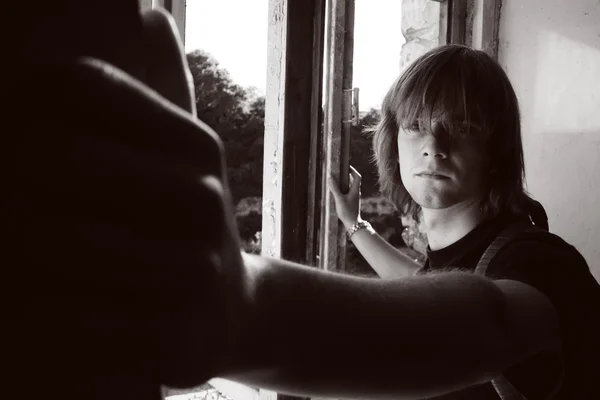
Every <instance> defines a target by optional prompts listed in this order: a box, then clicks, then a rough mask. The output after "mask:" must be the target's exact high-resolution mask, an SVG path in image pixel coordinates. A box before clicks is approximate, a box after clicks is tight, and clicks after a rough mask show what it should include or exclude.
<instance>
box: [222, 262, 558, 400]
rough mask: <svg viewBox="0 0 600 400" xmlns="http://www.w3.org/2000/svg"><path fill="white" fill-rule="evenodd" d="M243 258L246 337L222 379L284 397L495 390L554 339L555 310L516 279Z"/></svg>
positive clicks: (406, 395) (415, 395) (413, 395)
mask: <svg viewBox="0 0 600 400" xmlns="http://www.w3.org/2000/svg"><path fill="white" fill-rule="evenodd" d="M244 259H245V265H246V270H247V274H248V275H247V287H246V291H245V292H244V293H245V298H244V300H243V302H242V303H241V307H240V308H239V310H240V313H239V314H238V318H241V320H238V322H237V325H238V329H239V328H242V327H243V328H242V329H239V330H238V332H239V335H238V337H237V343H236V345H235V346H233V347H232V349H231V350H232V352H231V353H230V357H231V358H230V359H229V360H228V363H227V365H226V366H225V368H224V369H223V370H222V371H219V375H220V376H224V377H229V378H231V379H234V380H238V381H241V382H243V383H247V384H252V385H255V386H260V387H264V388H270V389H274V390H277V391H280V392H283V393H292V394H302V395H312V396H341V397H346V398H360V397H363V398H364V397H369V398H371V399H389V398H394V399H398V398H423V397H427V396H434V395H438V394H441V393H446V392H450V391H453V390H457V389H459V388H462V387H466V386H469V385H472V384H476V383H483V382H486V381H489V380H491V379H492V378H493V377H495V376H496V375H497V374H499V373H500V372H502V371H503V370H505V369H506V368H507V367H508V366H510V365H512V364H514V363H515V362H517V361H519V360H521V359H523V358H525V357H526V356H528V355H531V354H534V353H536V352H538V351H539V350H541V349H543V348H544V347H546V346H548V345H549V344H550V343H551V342H552V341H553V340H555V339H556V337H557V322H556V316H555V314H554V311H553V308H552V306H551V304H550V303H549V301H548V300H547V299H546V298H545V297H544V296H543V295H541V294H540V293H539V292H537V291H535V290H534V289H532V288H531V287H529V286H527V285H524V284H521V283H518V282H515V281H496V282H492V281H490V280H487V279H486V278H483V277H480V276H475V275H472V274H465V273H449V274H440V275H433V276H419V277H407V278H403V279H401V280H392V281H380V280H373V279H365V278H356V277H349V276H342V275H338V274H333V273H326V272H322V271H319V270H315V269H312V268H306V267H301V266H298V265H293V264H291V263H288V262H285V261H281V260H275V259H270V258H262V257H257V256H250V255H244ZM240 321H241V322H240Z"/></svg>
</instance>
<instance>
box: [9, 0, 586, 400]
mask: <svg viewBox="0 0 600 400" xmlns="http://www.w3.org/2000/svg"><path fill="white" fill-rule="evenodd" d="M38 3H39V4H38ZM135 3H136V2H135V1H122V2H120V4H119V7H115V8H104V7H101V6H98V4H96V3H93V2H92V3H89V2H85V3H84V2H80V1H75V0H60V1H55V2H52V4H48V2H42V1H39V2H37V1H34V2H27V3H26V5H25V4H24V5H21V3H13V4H11V5H12V6H13V7H15V6H19V7H22V10H21V11H22V13H21V14H17V15H16V16H15V15H13V17H14V18H16V20H17V21H21V22H22V23H23V24H24V25H25V26H28V28H31V30H24V32H27V33H30V34H26V35H18V36H17V37H16V38H15V40H16V41H18V43H20V44H21V45H22V46H23V48H22V50H24V51H23V52H22V53H19V54H21V55H22V57H21V58H19V59H18V60H17V62H16V68H13V71H12V72H13V75H12V76H10V79H7V80H8V82H7V86H8V87H7V93H8V94H9V95H10V96H12V102H11V104H10V112H9V113H7V121H8V122H7V124H8V125H11V126H13V127H14V131H13V132H11V135H8V137H7V141H6V143H5V145H6V146H7V148H8V150H10V151H7V154H8V155H10V156H12V158H11V157H9V158H8V162H9V163H10V166H9V168H8V169H6V171H9V172H10V176H9V177H8V179H7V180H5V181H4V182H5V187H6V189H7V190H5V191H4V193H6V196H7V200H8V201H7V202H8V205H7V206H6V207H5V208H3V211H4V217H5V218H4V219H3V221H4V223H3V229H4V230H5V232H6V233H7V235H5V237H8V239H9V240H10V242H9V246H7V250H6V252H5V254H4V255H5V258H6V259H7V260H11V262H10V263H7V268H6V273H5V277H4V278H5V280H4V281H5V282H9V284H8V285H7V287H6V290H4V291H3V292H2V294H3V296H4V297H5V298H4V299H3V302H2V304H3V307H4V308H5V312H4V313H3V315H4V316H5V320H6V324H5V325H4V326H6V328H5V334H6V336H7V338H6V339H5V341H4V343H5V344H6V349H5V350H6V351H5V352H4V353H3V360H4V361H5V363H7V365H9V366H10V368H8V369H7V370H8V371H7V374H8V375H5V376H6V378H7V380H8V381H9V382H10V385H6V387H5V392H8V393H9V394H10V396H8V397H16V396H19V397H23V396H27V395H28V394H29V393H31V394H33V393H35V396H38V393H39V391H40V390H50V391H55V392H56V391H58V390H60V391H61V396H62V397H64V398H73V399H87V398H95V399H105V398H106V399H113V400H114V399H119V398H123V399H128V400H131V399H157V398H158V397H159V396H160V390H159V389H160V385H161V384H167V385H170V386H179V387H183V386H194V385H197V384H200V383H202V382H204V381H206V380H207V379H209V378H211V377H214V376H223V377H231V378H234V379H238V380H240V381H242V382H247V383H249V384H252V385H256V386H261V387H265V388H273V389H275V390H279V391H282V392H286V393H298V394H305V395H315V396H320V397H323V396H329V397H344V398H353V397H358V398H361V397H362V398H365V397H368V398H371V399H388V398H423V397H431V396H434V395H439V394H444V393H447V392H451V391H454V390H456V389H461V388H465V387H468V386H471V385H474V384H480V383H484V382H488V381H490V380H491V379H492V378H495V377H496V376H498V375H499V374H501V373H503V372H504V371H506V370H507V369H509V367H510V366H512V365H514V364H517V363H519V362H522V361H524V360H528V359H529V358H530V356H532V355H535V354H543V353H544V352H545V351H546V350H547V349H553V348H554V345H555V344H556V343H557V342H559V341H561V340H565V339H564V337H563V336H562V335H563V332H561V331H560V329H559V325H558V322H559V321H561V322H562V319H560V318H561V316H562V311H561V310H558V311H557V310H556V308H555V307H554V306H553V303H552V300H550V299H552V296H550V295H545V294H544V293H545V292H544V291H543V289H539V288H538V289H539V290H538V289H536V288H534V287H532V286H531V285H530V284H528V283H523V282H521V281H519V280H514V279H508V280H507V279H502V280H496V281H492V280H490V279H487V278H484V277H482V276H476V275H473V274H471V273H463V272H450V273H443V274H436V275H431V276H429V275H426V276H415V277H407V278H405V279H402V280H392V281H381V280H373V279H359V278H353V277H347V276H341V275H336V274H331V273H325V272H322V271H318V270H315V269H312V268H307V267H302V266H298V265H293V264H290V263H286V262H285V261H281V260H275V259H269V258H264V257H258V256H249V255H245V254H241V252H240V246H239V239H238V237H237V234H236V227H235V219H234V214H233V208H232V204H231V199H230V195H229V191H228V188H227V185H226V182H227V180H226V176H225V170H226V169H225V162H224V159H223V151H222V144H221V143H220V142H219V140H218V138H217V136H216V135H215V133H214V132H212V131H211V130H210V128H208V127H207V126H206V125H204V124H202V123H201V122H199V121H198V120H197V119H196V118H195V116H194V108H193V107H192V106H191V104H193V101H192V90H191V87H190V86H189V83H190V82H189V79H187V77H188V76H189V71H188V70H187V66H186V65H185V62H184V61H185V58H184V57H183V55H182V47H181V44H180V42H179V39H178V38H177V36H176V34H175V30H174V29H172V27H173V24H172V23H170V24H169V23H167V24H166V25H164V24H162V23H160V22H159V23H158V24H157V25H153V26H155V27H157V26H158V27H161V26H163V27H165V26H166V27H169V26H171V29H165V30H163V31H162V32H163V33H160V34H158V38H161V39H164V40H161V41H160V43H162V44H164V45H165V46H166V47H164V48H162V50H161V49H160V48H157V47H155V46H152V44H157V42H156V40H153V41H152V43H148V42H146V41H145V40H146V39H147V38H150V37H153V38H155V39H156V38H157V35H155V34H154V33H156V32H157V31H149V30H148V29H149V28H148V25H147V24H146V22H147V21H148V20H147V19H146V18H142V17H141V16H140V14H139V11H138V9H137V4H135ZM33 6H36V7H37V6H39V7H45V8H40V9H36V8H32V7H33ZM31 10H38V11H39V14H35V13H32V12H31ZM40 10H42V11H40ZM157 18H158V20H160V19H161V18H162V19H163V22H164V21H165V20H164V18H166V16H165V15H164V14H163V17H157ZM167 21H168V20H167ZM155 22H156V21H155ZM157 29H158V28H157ZM153 32H154V33H153ZM145 38H146V39H145ZM172 44H175V45H176V46H175V47H173V46H171V45H172ZM52 48H55V49H56V51H50V50H51V49H52ZM36 49H37V50H39V51H41V52H42V54H43V57H37V56H36V53H35V51H37V50H36ZM173 49H175V50H176V51H171V50H173ZM151 51H157V52H158V54H157V55H156V57H152V56H151V55H150V54H149V53H150V52H151ZM149 60H154V63H152V62H150V61H149ZM182 61H183V62H182ZM162 68H169V71H171V72H170V73H171V75H169V79H171V77H174V78H176V82H178V83H177V85H179V86H177V87H178V88H181V90H179V91H173V92H172V91H170V89H173V87H172V86H169V85H167V86H164V85H161V82H160V81H155V80H152V79H150V77H151V76H155V77H160V76H161V74H160V73H158V74H154V75H152V74H150V75H149V74H148V71H152V70H154V71H156V70H158V71H160V70H162ZM36 74H38V75H36ZM35 77H38V78H37V79H34V78H35ZM161 88H162V89H161ZM40 96H44V98H51V100H52V101H48V102H45V103H44V104H43V107H40V106H39V105H40V102H39V101H38V99H39V98H40ZM33 106H36V108H35V112H34V113H32V111H31V110H32V107H33ZM8 139H10V140H8ZM13 140H14V141H13ZM12 260H14V261H12ZM554 261H555V264H553V265H554V266H556V268H562V267H563V266H565V265H567V264H564V263H563V261H564V262H565V263H569V262H571V261H572V260H558V261H557V260H554ZM582 268H583V267H580V266H578V265H568V268H566V270H567V271H570V270H571V269H573V270H575V271H580V270H581V269H582ZM581 274H582V275H585V274H584V272H581ZM570 276H573V273H570ZM586 276H587V275H586ZM523 281H525V282H527V280H526V279H523ZM574 282H581V281H580V280H577V281H575V280H574ZM583 282H587V281H585V280H584V281H583ZM571 285H572V284H571ZM580 287H583V286H580ZM565 290H567V291H568V290H570V289H569V288H568V287H567V288H566V289H565ZM557 318H559V319H558V320H557ZM543 378H544V379H546V380H547V381H548V382H553V381H554V379H553V375H552V374H550V373H544V375H543ZM23 391H28V392H27V393H24V392H23Z"/></svg>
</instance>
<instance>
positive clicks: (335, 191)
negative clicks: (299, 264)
mask: <svg viewBox="0 0 600 400" xmlns="http://www.w3.org/2000/svg"><path fill="white" fill-rule="evenodd" d="M350 180H351V186H350V190H349V191H348V193H347V194H343V193H342V192H341V190H340V188H339V184H338V182H337V181H336V180H335V179H333V178H332V179H330V180H329V189H330V190H331V194H332V195H333V198H334V200H335V209H336V212H337V215H338V217H339V219H340V221H341V222H342V223H343V224H344V227H345V228H346V230H350V229H351V228H352V226H353V225H354V224H355V223H356V222H358V221H360V220H361V216H360V184H361V180H362V177H361V175H360V173H359V172H358V171H357V170H356V169H355V168H354V167H352V166H351V167H350ZM351 240H352V242H353V243H354V245H355V246H356V249H357V250H358V251H359V252H360V254H361V255H362V256H363V257H364V258H365V260H366V261H367V263H369V265H370V266H371V268H373V270H374V271H375V272H376V273H377V275H379V277H380V278H383V279H394V278H401V277H404V276H411V275H414V273H415V272H416V271H417V270H418V269H419V268H420V267H421V266H420V265H419V263H417V262H416V261H414V260H413V259H411V258H410V257H408V256H407V255H405V254H403V253H402V252H401V251H399V250H398V249H396V248H394V246H392V245H391V244H389V243H388V242H386V241H385V239H384V238H382V237H381V236H379V235H378V234H377V232H375V231H374V230H373V229H361V230H359V231H357V232H355V233H354V234H353V235H352V237H351Z"/></svg>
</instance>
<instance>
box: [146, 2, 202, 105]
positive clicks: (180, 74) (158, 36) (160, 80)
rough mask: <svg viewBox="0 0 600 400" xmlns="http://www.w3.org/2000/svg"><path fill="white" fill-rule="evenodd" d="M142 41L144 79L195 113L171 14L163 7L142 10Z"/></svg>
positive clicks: (185, 62)
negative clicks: (143, 49) (143, 46)
mask: <svg viewBox="0 0 600 400" xmlns="http://www.w3.org/2000/svg"><path fill="white" fill-rule="evenodd" d="M142 23H143V27H144V45H145V53H146V56H145V59H146V66H145V74H144V79H143V80H144V83H146V85H148V86H149V87H150V88H152V89H154V90H155V91H157V92H158V93H160V94H161V95H162V96H163V97H165V98H166V99H167V100H169V101H171V102H172V103H174V104H176V105H177V106H179V107H181V108H183V109H184V110H186V111H188V112H190V113H191V114H192V115H194V116H196V101H195V95H194V83H193V78H192V74H191V72H190V69H189V66H188V63H187V58H186V56H185V51H184V47H183V42H182V40H181V37H180V35H179V31H178V29H177V25H176V23H175V20H174V19H173V17H172V16H171V15H170V14H169V13H168V12H167V11H165V10H163V9H160V8H159V9H153V10H149V11H146V12H144V13H143V14H142Z"/></svg>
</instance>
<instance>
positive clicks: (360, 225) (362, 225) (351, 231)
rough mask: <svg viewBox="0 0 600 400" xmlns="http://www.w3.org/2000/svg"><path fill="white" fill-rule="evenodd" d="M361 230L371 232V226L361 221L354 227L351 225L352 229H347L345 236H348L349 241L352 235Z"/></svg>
mask: <svg viewBox="0 0 600 400" xmlns="http://www.w3.org/2000/svg"><path fill="white" fill-rule="evenodd" d="M361 229H367V230H368V231H370V232H372V231H373V227H372V226H371V224H370V223H368V222H367V221H365V220H362V219H361V220H359V221H357V222H356V223H355V224H354V225H352V227H351V228H350V229H348V232H346V234H347V235H348V239H350V238H351V237H352V235H354V234H355V233H356V232H357V231H360V230H361Z"/></svg>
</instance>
